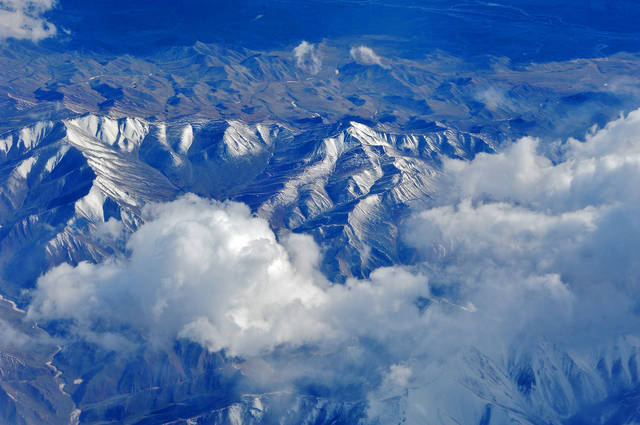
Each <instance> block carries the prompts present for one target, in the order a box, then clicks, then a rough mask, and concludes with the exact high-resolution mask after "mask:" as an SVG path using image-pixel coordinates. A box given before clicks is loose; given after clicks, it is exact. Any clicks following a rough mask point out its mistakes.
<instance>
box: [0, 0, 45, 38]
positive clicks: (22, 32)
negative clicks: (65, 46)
mask: <svg viewBox="0 0 640 425" xmlns="http://www.w3.org/2000/svg"><path fill="white" fill-rule="evenodd" d="M55 3H56V1H55V0H0V40H3V39H7V38H14V39H25V40H31V41H40V40H42V39H45V38H48V37H52V36H54V35H56V31H57V29H56V27H55V25H53V24H52V23H51V22H49V21H47V20H46V18H45V17H44V16H43V15H44V14H45V12H47V11H48V10H50V9H51V8H53V7H54V6H55Z"/></svg>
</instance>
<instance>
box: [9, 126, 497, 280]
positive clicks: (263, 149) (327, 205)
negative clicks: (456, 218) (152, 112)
mask: <svg viewBox="0 0 640 425" xmlns="http://www.w3.org/2000/svg"><path fill="white" fill-rule="evenodd" d="M0 140H1V143H0V161H1V163H0V167H1V168H0V170H1V172H0V183H1V186H0V187H1V188H0V225H2V228H3V233H2V235H0V237H1V238H2V247H3V248H2V252H5V253H7V255H3V256H2V258H3V259H5V260H4V261H2V262H0V263H1V264H0V267H9V266H8V264H9V263H11V260H9V259H10V258H11V257H12V254H10V252H18V251H19V249H20V247H22V246H26V244H29V243H32V241H33V240H34V238H35V239H37V240H39V241H40V242H38V243H39V244H44V246H43V247H42V249H43V250H44V252H45V259H44V260H42V262H41V263H40V264H39V265H38V266H36V268H35V269H28V270H24V271H23V272H24V274H25V276H24V278H23V279H24V280H23V279H21V278H17V279H16V274H15V272H13V274H12V280H14V281H15V280H17V281H18V282H19V283H17V284H16V285H17V286H16V287H14V289H13V290H18V287H20V286H23V285H27V286H29V285H32V284H33V279H34V278H35V277H36V276H37V275H39V274H40V273H41V272H42V271H43V270H46V268H47V267H49V266H50V265H52V264H56V263H59V262H61V261H70V262H72V263H76V262H78V261H81V260H90V261H97V260H99V259H100V258H102V257H104V256H105V255H108V254H110V253H112V252H114V251H113V249H115V246H112V245H110V244H105V243H104V241H102V242H98V241H97V240H95V238H94V237H93V236H91V235H92V234H94V233H95V231H96V228H97V227H99V226H100V224H101V223H103V222H106V221H109V220H110V219H114V220H116V221H118V222H121V223H122V224H123V225H124V228H125V229H128V230H129V231H131V230H133V229H135V228H136V227H137V226H138V225H139V224H140V223H141V220H142V217H141V215H140V214H141V208H142V206H143V205H145V204H146V203H148V202H161V201H166V200H169V199H173V198H175V197H176V196H177V195H178V194H180V193H183V192H195V193H197V194H200V195H203V196H210V197H214V198H218V199H225V198H231V199H235V200H240V201H243V202H246V203H248V204H249V205H250V206H251V207H252V209H254V210H255V211H256V212H257V213H258V214H259V215H260V216H262V217H264V218H267V219H268V220H269V221H270V222H271V224H272V225H273V226H274V228H276V229H291V230H299V231H311V232H315V236H316V238H318V239H319V240H320V241H321V242H324V243H326V244H327V245H332V246H338V247H339V248H338V249H339V251H340V252H336V256H335V261H334V264H333V265H328V267H329V269H328V270H329V272H330V273H333V274H334V275H335V274H338V275H346V276H349V275H353V274H355V275H362V274H366V273H367V271H368V270H371V269H373V268H375V267H377V266H379V265H383V264H390V263H391V262H392V260H393V258H395V256H396V254H395V250H396V243H397V242H396V240H395V236H393V235H395V234H396V233H397V232H396V231H395V230H393V229H391V230H390V231H389V232H377V231H376V230H375V229H376V228H377V227H378V226H380V225H382V226H391V227H393V226H394V224H393V220H391V218H392V216H393V215H394V214H397V213H398V211H399V208H400V209H401V208H403V206H406V205H408V204H410V203H412V202H421V201H424V200H426V199H428V198H429V194H430V193H432V191H433V190H434V188H433V178H434V176H435V174H436V173H437V166H438V162H439V159H438V158H439V156H440V155H442V154H443V152H445V153H446V155H447V156H452V155H453V156H456V157H460V158H471V157H472V156H473V155H474V154H475V152H477V151H487V150H488V151H490V150H492V147H491V145H490V142H489V141H485V140H482V139H481V138H479V137H476V136H472V135H469V134H466V133H462V132H458V131H455V130H451V129H448V128H444V127H440V128H438V129H436V130H434V131H433V132H432V133H427V134H406V135H405V134H391V133H387V132H384V131H381V130H377V129H374V128H371V127H368V126H366V125H364V124H361V123H358V122H351V123H348V124H347V125H343V124H339V125H335V126H327V125H321V126H319V127H318V128H317V129H311V130H303V131H301V130H298V129H292V128H290V127H288V126H284V125H281V124H278V123H273V122H265V123H258V124H246V123H243V122H241V121H237V120H236V121H229V122H224V121H222V122H221V121H202V120H201V121H193V122H173V123H164V122H152V121H148V120H144V119H140V118H121V119H114V118H110V117H107V116H98V115H85V116H81V117H78V118H73V119H68V120H63V121H56V122H53V121H43V122H38V123H36V124H34V125H32V126H29V127H26V128H23V129H20V130H16V131H13V132H10V133H7V134H5V135H3V136H2V137H0ZM324 226H331V227H333V228H334V229H342V230H341V231H339V232H338V233H336V232H333V233H332V235H331V236H327V235H326V234H325V232H324V231H323V230H322V229H323V228H324ZM336 226H337V227H336ZM389 235H391V236H389ZM327 237H329V238H330V239H327ZM336 238H337V239H336ZM330 240H331V241H333V240H339V241H340V242H339V243H337V244H334V243H333V242H330ZM371 246H373V247H374V248H375V249H374V252H373V255H372V252H371V249H370V248H369V247H371ZM12 267H13V266H12ZM5 273H8V270H6V269H5ZM28 276H30V277H28ZM11 284H12V285H13V284H14V283H13V282H12V283H11ZM9 292H12V291H11V290H10V291H9Z"/></svg>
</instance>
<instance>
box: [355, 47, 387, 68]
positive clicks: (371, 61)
mask: <svg viewBox="0 0 640 425" xmlns="http://www.w3.org/2000/svg"><path fill="white" fill-rule="evenodd" d="M349 54H350V55H351V58H352V59H353V60H355V61H356V62H358V63H359V64H362V65H380V66H383V65H382V58H381V57H380V56H378V55H377V54H376V52H374V51H373V49H372V48H371V47H367V46H358V47H352V48H351V50H350V51H349Z"/></svg>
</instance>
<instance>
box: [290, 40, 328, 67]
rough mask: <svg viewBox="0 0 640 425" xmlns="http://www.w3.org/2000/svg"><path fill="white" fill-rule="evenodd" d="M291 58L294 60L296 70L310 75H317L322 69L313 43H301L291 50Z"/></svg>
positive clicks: (316, 47)
mask: <svg viewBox="0 0 640 425" xmlns="http://www.w3.org/2000/svg"><path fill="white" fill-rule="evenodd" d="M293 56H294V57H295V58H296V65H297V66H298V68H300V69H302V70H304V71H306V72H308V73H310V74H317V73H318V72H320V70H321V69H322V59H321V58H320V53H319V52H318V46H316V45H315V44H313V43H308V42H306V41H302V42H301V43H300V44H298V45H297V46H296V47H295V48H294V49H293Z"/></svg>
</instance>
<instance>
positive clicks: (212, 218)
mask: <svg viewBox="0 0 640 425" xmlns="http://www.w3.org/2000/svg"><path fill="white" fill-rule="evenodd" d="M537 147H538V142H537V141H536V140H533V139H523V140H520V141H518V142H517V143H514V144H513V145H512V146H510V147H508V148H507V149H506V150H505V151H504V152H501V153H498V154H494V155H489V154H480V155H478V156H477V158H476V159H475V160H474V161H471V162H464V161H458V160H448V161H445V163H444V173H443V175H444V176H445V177H444V179H443V182H442V191H441V192H440V193H441V194H442V198H441V199H440V201H439V203H438V204H437V205H435V206H434V207H433V208H431V209H428V210H426V211H422V212H419V213H417V214H416V215H415V216H414V217H413V218H412V219H411V220H410V221H409V222H408V223H407V224H406V227H407V229H408V231H407V232H406V233H407V235H408V236H407V238H408V241H409V242H410V243H411V244H413V245H414V246H416V247H417V248H418V250H419V252H420V253H421V254H420V255H422V259H421V260H420V263H419V264H417V265H416V266H415V267H412V268H407V267H391V268H382V269H378V270H376V271H374V272H373V273H372V275H371V277H370V278H369V279H367V280H357V279H349V280H348V281H347V282H346V284H345V285H331V284H329V283H328V282H327V281H326V280H325V279H324V278H323V277H322V275H321V274H320V273H319V271H318V268H317V263H318V261H319V258H320V253H319V249H318V247H317V246H316V245H315V244H314V243H313V241H312V240H311V239H310V238H309V237H307V236H300V235H292V236H290V237H289V238H285V239H284V240H282V241H280V242H279V241H277V240H276V237H275V236H274V234H273V232H272V231H271V230H270V228H269V226H268V224H267V223H266V222H265V221H264V220H262V219H260V218H256V217H254V216H252V215H251V214H250V212H249V210H248V208H247V207H246V206H244V205H241V204H236V203H218V202H215V201H206V200H203V199H200V198H197V197H195V196H187V197H184V198H182V199H179V200H177V201H174V202H171V203H168V204H163V205H152V206H149V207H147V209H146V210H145V214H146V215H147V223H146V224H145V225H143V226H142V227H141V228H140V229H139V230H138V231H137V232H136V233H135V234H133V235H132V236H131V238H130V239H129V241H128V245H127V247H128V250H129V252H130V255H129V256H128V257H127V258H119V259H115V260H111V261H109V262H106V263H104V264H100V265H91V264H81V265H79V266H78V267H75V268H74V267H71V266H69V265H62V266H59V267H57V268H55V269H53V270H51V271H50V272H48V273H47V274H46V275H44V276H43V277H42V278H41V279H40V280H39V282H38V287H37V289H36V290H35V292H34V294H33V301H32V304H31V306H30V307H29V311H28V316H29V317H31V318H34V319H59V318H63V319H69V320H71V321H72V322H73V323H74V326H75V327H76V330H77V332H79V333H80V334H82V335H88V336H90V337H91V338H93V339H94V340H96V341H102V342H103V343H105V342H104V341H107V342H108V343H105V344H107V345H109V344H111V345H113V344H114V343H117V340H115V339H114V337H113V335H126V333H124V332H123V331H122V330H123V329H133V330H135V331H136V332H141V333H142V334H144V335H146V336H148V337H149V338H152V339H153V340H154V341H159V342H161V341H163V340H170V339H173V338H176V337H183V338H189V339H191V340H193V341H196V342H199V343H201V344H203V345H205V346H207V347H209V348H210V349H212V350H219V349H226V350H228V351H229V352H230V353H232V354H238V355H243V356H254V355H257V354H261V353H262V354H264V353H268V352H270V351H271V350H273V349H274V348H276V347H284V348H287V347H299V346H301V345H307V344H308V345H312V346H313V345H317V346H320V347H323V349H324V350H329V351H330V350H332V349H333V350H335V352H338V353H341V354H340V356H338V357H339V359H340V360H339V361H337V362H335V363H332V364H330V366H328V367H326V368H322V369H321V370H323V371H325V372H323V373H324V374H326V375H329V374H330V372H331V370H330V369H331V368H332V367H333V368H335V369H336V370H338V369H339V368H340V367H342V366H341V365H340V364H339V362H340V361H344V362H346V361H347V360H344V359H347V358H350V359H351V360H350V361H353V362H354V363H353V364H358V365H370V367H371V368H372V370H374V372H371V373H376V374H378V382H379V383H380V386H379V388H378V389H377V390H376V391H375V392H372V393H371V394H372V397H374V398H376V397H377V398H376V399H377V400H387V399H390V397H394V396H396V395H402V394H404V393H406V392H407V391H408V388H410V387H415V386H416V385H421V381H425V382H426V381H427V380H426V378H425V375H424V373H426V372H424V371H426V370H430V369H429V368H430V367H431V366H430V365H436V366H434V367H436V370H439V369H440V368H441V366H438V365H440V364H441V363H440V362H442V361H445V360H448V359H450V358H454V357H455V356H456V355H458V354H459V353H460V352H461V350H463V349H464V348H465V347H469V346H471V347H474V348H475V349H478V350H480V351H481V352H483V353H485V354H487V355H492V353H493V354H495V358H504V356H503V354H504V353H505V352H509V350H508V348H509V347H511V346H513V345H517V346H519V347H524V346H527V344H534V345H535V344H537V343H539V342H540V341H543V340H544V341H551V343H552V344H554V345H557V346H564V347H566V348H567V349H570V350H574V351H575V350H580V349H581V348H584V347H588V348H591V347H593V346H595V345H602V344H606V343H607V341H609V340H614V339H616V338H619V337H620V336H621V335H636V334H637V329H640V327H639V326H640V321H639V320H638V314H637V311H638V301H640V300H639V299H638V295H637V294H638V293H640V292H639V290H640V282H639V279H638V276H640V257H639V256H638V255H637V253H638V252H639V251H640V214H639V212H640V198H639V197H638V196H637V188H638V187H640V110H638V111H635V112H632V113H631V114H629V116H627V117H625V118H620V119H619V120H617V121H615V122H612V123H610V124H609V125H608V126H607V127H606V128H604V129H602V130H600V131H598V132H597V133H594V134H591V135H589V136H587V138H586V140H585V141H584V142H579V141H577V140H569V141H567V142H566V144H565V145H564V148H563V149H564V150H563V153H562V158H561V160H560V161H558V162H556V163H554V162H552V161H550V160H549V159H548V158H546V157H545V156H543V155H540V154H538V153H537ZM114 341H116V342H114ZM363 341H366V342H363ZM372 345H373V347H374V348H373V349H372V348H371V346H372ZM331 347H333V348H331ZM501 356H502V357H501ZM356 360H357V361H356ZM297 361H300V359H298V360H297ZM292 362H293V360H291V362H290V363H288V366H287V368H293V366H292V364H293V363H292ZM303 363H304V361H303ZM594 367H595V366H594ZM315 369H318V368H315ZM305 370H306V371H309V370H310V369H305ZM362 373H364V372H362ZM336 375H339V373H336ZM344 379H347V378H344ZM374 381H375V380H374ZM430 382H431V381H430ZM540 385H543V384H540ZM443 391H445V390H443ZM452 391H460V388H456V389H454V390H452ZM376 394H377V395H376ZM443 394H444V393H443ZM449 396H451V394H449ZM443 397H444V396H443ZM454 399H455V397H454ZM451 400H453V399H451ZM451 400H449V402H451ZM431 401H432V402H433V400H431ZM422 402H424V400H422ZM418 407H419V406H418ZM418 407H416V409H417V408H418ZM371 408H372V409H373V410H372V411H371V414H372V415H374V414H379V413H380V412H383V411H385V408H384V406H382V407H381V406H380V405H379V403H377V402H375V400H372V402H371ZM540 409H541V408H540ZM538 410H539V409H538ZM376 412H377V413H376ZM433 412H437V409H436V410H433ZM430 414H436V413H430ZM424 419H425V417H424V416H422V417H421V420H424ZM463 422H464V421H463Z"/></svg>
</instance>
